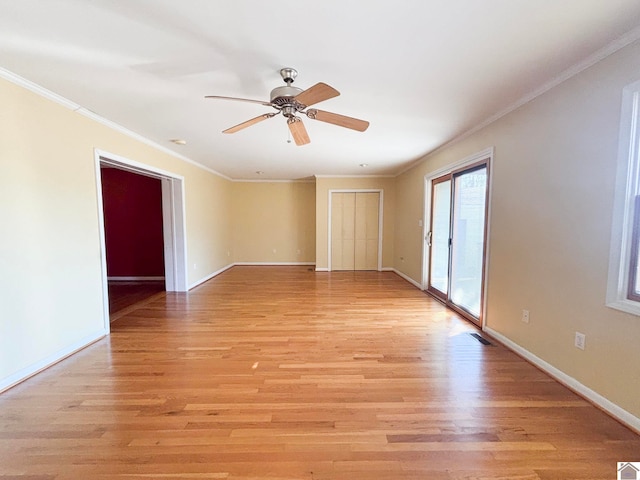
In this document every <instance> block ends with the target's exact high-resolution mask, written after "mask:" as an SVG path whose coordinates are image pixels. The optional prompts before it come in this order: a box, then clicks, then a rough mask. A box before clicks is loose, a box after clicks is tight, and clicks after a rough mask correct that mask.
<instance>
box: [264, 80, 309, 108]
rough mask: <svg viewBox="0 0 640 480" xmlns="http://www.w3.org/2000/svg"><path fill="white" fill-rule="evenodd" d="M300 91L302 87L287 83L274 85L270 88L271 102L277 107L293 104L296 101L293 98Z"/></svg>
mask: <svg viewBox="0 0 640 480" xmlns="http://www.w3.org/2000/svg"><path fill="white" fill-rule="evenodd" d="M300 93H302V89H301V88H298V87H291V86H289V85H286V86H282V87H276V88H274V89H273V90H271V103H272V104H274V105H277V106H279V107H285V106H287V105H288V106H293V105H294V104H296V103H297V102H295V101H294V100H293V99H294V97H296V96H297V95H299V94H300Z"/></svg>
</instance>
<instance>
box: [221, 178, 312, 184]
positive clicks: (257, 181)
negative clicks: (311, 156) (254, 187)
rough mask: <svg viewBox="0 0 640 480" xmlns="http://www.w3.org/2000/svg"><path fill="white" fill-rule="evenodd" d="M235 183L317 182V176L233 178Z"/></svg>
mask: <svg viewBox="0 0 640 480" xmlns="http://www.w3.org/2000/svg"><path fill="white" fill-rule="evenodd" d="M231 181H232V182H233V183H316V180H315V178H294V179H292V180H286V179H285V180H269V179H267V178H264V179H242V178H238V179H232V180H231Z"/></svg>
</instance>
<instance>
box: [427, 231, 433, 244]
mask: <svg viewBox="0 0 640 480" xmlns="http://www.w3.org/2000/svg"><path fill="white" fill-rule="evenodd" d="M432 235H433V232H431V231H429V232H428V233H427V238H426V240H427V246H428V247H430V246H431V236H432Z"/></svg>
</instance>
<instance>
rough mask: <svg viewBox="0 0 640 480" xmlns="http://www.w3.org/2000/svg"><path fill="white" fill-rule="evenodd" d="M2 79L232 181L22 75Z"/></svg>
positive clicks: (1, 73)
mask: <svg viewBox="0 0 640 480" xmlns="http://www.w3.org/2000/svg"><path fill="white" fill-rule="evenodd" d="M0 78H4V79H5V80H7V81H9V82H11V83H13V84H15V85H18V86H19V87H23V88H25V89H27V90H29V91H31V92H33V93H35V94H37V95H40V96H41V97H44V98H46V99H47V100H51V101H53V102H55V103H57V104H58V105H61V106H63V107H65V108H68V109H69V110H72V111H73V112H76V113H78V114H80V115H82V116H84V117H86V118H88V119H90V120H93V121H94V122H97V123H100V124H102V125H104V126H106V127H108V128H110V129H112V130H115V131H117V132H119V133H122V134H124V135H126V136H128V137H130V138H133V139H134V140H137V141H139V142H141V143H144V144H146V145H149V146H150V147H153V148H155V149H156V150H160V151H161V152H163V153H166V154H168V155H171V156H172V157H174V158H177V159H179V160H182V161H183V162H186V163H189V164H191V165H194V166H196V167H198V168H201V169H203V170H206V171H207V172H209V173H213V174H214V175H217V176H219V177H222V178H224V179H225V180H232V179H231V178H229V177H227V176H226V175H224V174H222V173H220V172H218V171H216V170H214V169H212V168H209V167H207V166H205V165H202V164H201V163H198V162H196V161H195V160H192V159H190V158H189V157H186V156H184V155H181V154H179V153H176V152H174V151H173V150H171V149H169V148H167V147H165V146H164V145H161V144H159V143H157V142H154V141H153V140H150V139H148V138H147V137H144V136H142V135H140V134H138V133H136V132H134V131H132V130H129V129H128V128H125V127H123V126H122V125H120V124H118V123H116V122H112V121H111V120H108V119H106V118H104V117H102V116H100V115H98V114H97V113H95V112H92V111H91V110H89V109H87V108H84V107H83V106H81V105H78V104H77V103H75V102H72V101H71V100H69V99H67V98H65V97H63V96H62V95H58V94H57V93H54V92H52V91H51V90H48V89H46V88H44V87H42V86H40V85H38V84H37V83H34V82H32V81H30V80H27V79H26V78H24V77H21V76H20V75H17V74H15V73H13V72H11V71H9V70H7V69H5V68H2V67H0Z"/></svg>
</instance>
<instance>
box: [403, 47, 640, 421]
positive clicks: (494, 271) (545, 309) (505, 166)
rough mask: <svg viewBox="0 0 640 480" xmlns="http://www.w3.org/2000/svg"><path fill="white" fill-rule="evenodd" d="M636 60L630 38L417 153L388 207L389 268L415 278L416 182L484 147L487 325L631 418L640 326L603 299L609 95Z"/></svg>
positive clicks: (614, 126)
mask: <svg viewBox="0 0 640 480" xmlns="http://www.w3.org/2000/svg"><path fill="white" fill-rule="evenodd" d="M638 58H640V43H635V44H633V45H632V46H629V47H626V48H624V49H623V50H621V51H619V52H617V53H616V54H614V55H612V56H610V57H608V58H606V59H605V60H603V61H601V62H599V63H598V64H596V65H595V66H593V67H591V68H589V69H588V70H585V71H583V72H582V73H580V74H578V75H577V76H575V77H573V78H571V79H569V80H567V81H565V82H564V83H562V84H561V85H559V86H557V87H555V88H554V89H552V90H550V91H548V92H547V93H546V94H544V95H542V96H540V97H538V98H537V99H535V100H534V101H532V102H530V103H528V104H526V105H524V106H523V107H521V108H519V109H518V110H516V111H514V112H512V113H510V114H509V115H507V116H505V117H503V118H501V119H500V120H499V121H497V122H495V123H493V124H492V125H490V126H488V127H486V128H484V129H482V130H481V131H479V132H478V133H476V134H474V135H472V136H470V137H468V138H466V139H464V140H463V141H460V142H458V143H456V144H455V145H453V146H450V147H448V148H445V149H443V150H441V151H439V152H437V153H435V154H433V155H431V156H429V157H427V158H426V159H425V160H424V161H423V162H422V163H420V164H419V165H418V166H416V167H415V168H413V169H412V170H410V171H409V172H407V173H405V174H404V175H402V176H401V177H399V178H398V179H397V191H398V196H397V205H396V207H397V208H396V210H395V213H396V227H397V228H396V232H395V233H396V234H395V252H396V257H395V265H396V267H397V268H398V269H399V270H401V271H403V272H404V273H406V274H407V275H409V276H411V277H412V278H414V279H415V280H417V281H420V275H421V274H420V269H419V265H420V262H421V249H422V241H421V235H419V233H418V232H417V230H418V229H417V228H415V225H416V219H419V218H421V216H422V208H423V201H424V200H423V184H424V176H425V175H426V174H428V173H429V172H432V171H435V170H437V169H439V168H441V167H442V166H444V165H447V164H450V163H453V162H456V161H458V160H461V159H463V158H465V157H467V156H469V155H471V154H473V153H475V152H478V151H480V150H483V149H485V148H487V147H490V146H494V147H495V154H494V163H493V169H492V177H493V178H492V182H493V187H492V200H491V226H490V229H491V230H490V258H489V276H488V304H487V307H488V308H487V317H486V325H487V327H489V328H490V329H493V330H494V331H496V332H498V333H499V334H501V335H504V336H505V337H506V338H507V339H508V340H511V341H513V342H515V343H516V344H518V345H520V346H522V347H523V348H524V349H526V350H528V351H529V352H531V353H533V354H534V355H537V356H538V357H539V358H541V359H542V360H543V361H546V362H548V363H549V364H551V365H552V366H553V367H555V368H557V369H559V370H561V371H562V372H564V373H565V374H567V375H568V376H570V377H572V378H574V379H576V380H577V381H578V382H580V383H582V384H583V385H585V386H587V387H588V388H590V389H592V390H594V391H595V392H597V393H599V394H600V395H602V396H604V397H605V398H607V399H608V400H610V401H612V402H613V403H615V404H617V405H618V406H620V407H622V408H623V409H625V410H626V411H627V412H630V413H631V414H633V415H634V416H636V417H640V402H639V401H638V399H639V398H640V380H639V379H640V354H639V352H640V319H639V318H638V317H636V316H633V315H628V314H624V313H621V312H619V311H616V310H612V309H610V308H608V307H606V306H605V295H606V284H607V271H608V260H609V242H610V236H611V221H612V206H613V198H614V180H615V173H616V160H617V158H616V156H617V144H618V130H619V122H620V106H621V94H622V89H623V87H624V86H625V85H627V84H629V83H631V82H632V81H634V80H637V79H638V78H640V70H638V61H637V60H638ZM400 256H403V257H404V258H405V261H404V262H399V260H398V259H399V257H400ZM523 309H529V310H530V312H531V321H530V323H529V324H525V323H522V322H521V320H520V318H521V312H522V310H523ZM576 331H580V332H582V333H585V334H586V349H585V350H584V351H581V350H578V349H576V348H575V347H574V346H573V342H574V334H575V332H576Z"/></svg>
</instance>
